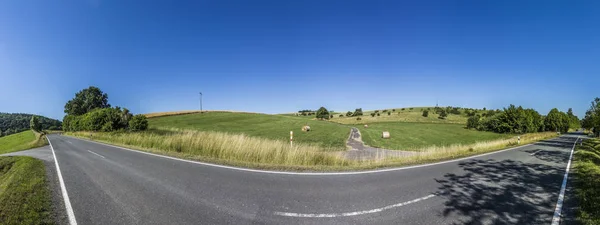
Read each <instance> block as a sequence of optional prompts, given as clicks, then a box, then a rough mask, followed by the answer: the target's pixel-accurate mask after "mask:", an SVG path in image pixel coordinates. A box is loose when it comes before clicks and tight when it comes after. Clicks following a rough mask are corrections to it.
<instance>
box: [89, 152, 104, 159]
mask: <svg viewBox="0 0 600 225" xmlns="http://www.w3.org/2000/svg"><path fill="white" fill-rule="evenodd" d="M87 151H88V152H90V153H92V154H94V155H97V156H100V157H102V158H103V159H106V158H104V156H102V155H100V154H98V153H95V152H92V151H90V150H87Z"/></svg>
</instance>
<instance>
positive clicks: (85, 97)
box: [65, 86, 110, 116]
mask: <svg viewBox="0 0 600 225" xmlns="http://www.w3.org/2000/svg"><path fill="white" fill-rule="evenodd" d="M109 107H110V104H108V95H107V94H106V93H103V92H102V91H101V90H100V89H99V88H97V87H94V86H90V87H89V88H86V89H83V90H81V91H79V92H77V93H76V94H75V98H73V99H71V100H69V101H68V102H67V104H65V113H66V114H68V115H76V116H79V115H83V114H86V113H87V112H90V111H92V110H94V109H97V108H109Z"/></svg>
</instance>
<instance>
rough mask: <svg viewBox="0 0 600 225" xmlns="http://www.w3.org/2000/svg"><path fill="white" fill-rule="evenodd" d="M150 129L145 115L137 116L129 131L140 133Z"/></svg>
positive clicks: (130, 124)
mask: <svg viewBox="0 0 600 225" xmlns="http://www.w3.org/2000/svg"><path fill="white" fill-rule="evenodd" d="M146 129H148V119H147V118H146V116H144V115H141V114H140V115H135V116H134V117H133V118H131V120H130V121H129V130H131V131H140V130H146Z"/></svg>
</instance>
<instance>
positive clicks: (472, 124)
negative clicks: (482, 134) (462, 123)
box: [467, 116, 480, 129]
mask: <svg viewBox="0 0 600 225" xmlns="http://www.w3.org/2000/svg"><path fill="white" fill-rule="evenodd" d="M479 119H480V118H479V116H471V117H469V119H468V120H467V129H475V128H477V127H478V126H479Z"/></svg>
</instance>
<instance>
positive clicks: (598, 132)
mask: <svg viewBox="0 0 600 225" xmlns="http://www.w3.org/2000/svg"><path fill="white" fill-rule="evenodd" d="M581 126H582V127H583V128H585V129H589V130H593V131H594V135H595V136H600V98H595V99H594V101H592V104H591V106H590V108H589V109H588V110H587V111H586V112H585V117H584V118H583V120H582V121H581Z"/></svg>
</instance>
